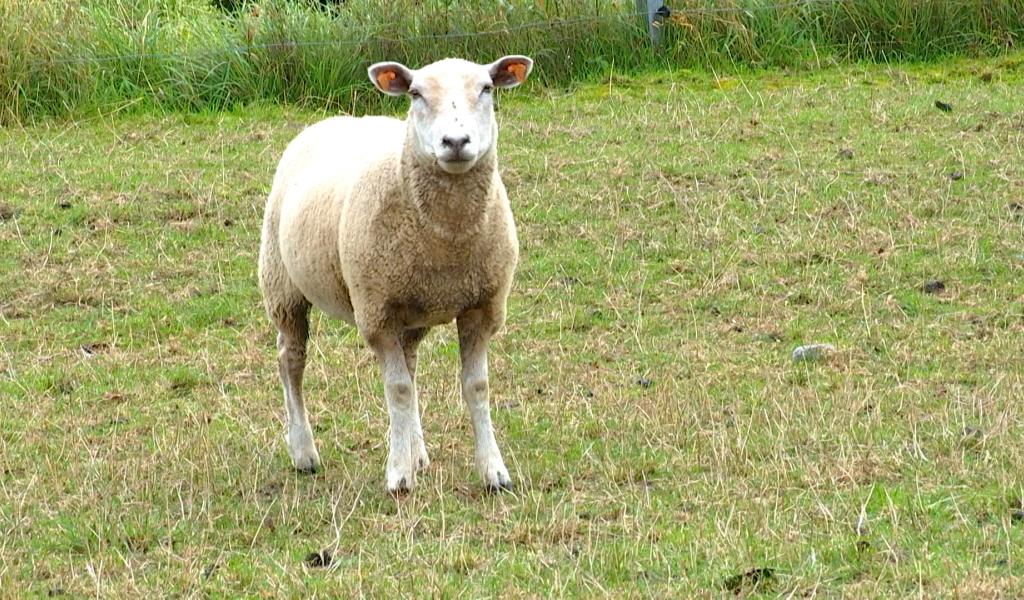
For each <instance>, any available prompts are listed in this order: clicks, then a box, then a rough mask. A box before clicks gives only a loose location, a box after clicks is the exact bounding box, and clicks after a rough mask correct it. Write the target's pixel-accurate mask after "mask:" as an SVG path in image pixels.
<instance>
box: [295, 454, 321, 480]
mask: <svg viewBox="0 0 1024 600" xmlns="http://www.w3.org/2000/svg"><path fill="white" fill-rule="evenodd" d="M292 465H293V466H294V467H295V470H296V471H298V472H299V473H302V474H303V475H312V474H314V473H316V472H318V471H319V470H320V455H318V454H317V453H316V449H313V450H312V451H308V450H307V451H303V452H298V453H296V454H293V455H292Z"/></svg>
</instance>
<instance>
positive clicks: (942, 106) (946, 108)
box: [935, 100, 953, 112]
mask: <svg viewBox="0 0 1024 600" xmlns="http://www.w3.org/2000/svg"><path fill="white" fill-rule="evenodd" d="M935 108H937V109H939V110H941V111H942V112H950V111H952V110H953V105H952V104H949V103H948V102H943V101H942V100H936V101H935Z"/></svg>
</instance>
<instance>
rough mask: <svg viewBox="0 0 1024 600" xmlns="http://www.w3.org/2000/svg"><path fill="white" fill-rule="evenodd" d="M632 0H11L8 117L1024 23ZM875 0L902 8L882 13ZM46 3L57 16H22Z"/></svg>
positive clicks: (704, 61)
mask: <svg viewBox="0 0 1024 600" xmlns="http://www.w3.org/2000/svg"><path fill="white" fill-rule="evenodd" d="M196 1H198V0H196ZM621 2H622V0H619V2H616V3H613V2H610V1H597V2H595V3H591V2H587V3H583V2H580V3H578V4H579V5H580V6H578V7H573V8H572V10H577V11H579V10H582V9H583V8H585V7H584V6H583V5H586V8H587V9H588V10H593V11H595V12H592V13H589V14H579V12H577V13H566V12H565V11H566V10H569V9H566V8H565V6H560V7H558V8H556V9H555V10H557V11H559V12H560V13H561V15H560V16H555V17H549V18H536V19H534V17H537V16H540V15H541V14H544V13H540V12H534V11H541V10H542V9H540V8H538V7H539V3H533V2H529V1H528V0H519V4H518V6H522V7H526V8H524V9H522V10H516V11H511V10H509V11H507V12H502V13H500V14H497V13H490V12H486V11H484V10H482V9H478V12H476V13H474V12H464V13H446V12H437V11H434V12H433V13H431V12H429V11H426V12H424V13H423V15H420V14H417V13H410V12H409V11H403V10H401V7H402V6H406V4H405V3H397V2H396V3H394V4H389V3H381V4H379V5H378V4H374V7H375V8H374V11H377V12H369V11H367V12H356V11H355V10H353V9H351V8H350V7H351V6H352V4H348V3H346V4H342V5H341V6H339V7H337V8H335V9H331V10H328V11H321V10H320V9H318V8H314V7H304V6H303V5H301V4H300V3H298V2H293V3H289V2H282V3H280V4H276V5H275V4H271V5H270V6H274V7H275V8H273V9H272V10H271V9H264V10H262V11H261V13H262V14H257V13H255V12H252V11H250V10H242V11H237V12H217V11H213V12H205V13H202V14H199V15H198V16H196V17H193V16H192V14H191V13H185V12H173V11H172V10H170V9H168V12H166V13H159V12H158V13H152V14H155V18H152V20H151V13H148V12H147V13H144V14H143V13H140V14H139V15H131V16H128V15H117V16H111V15H109V14H107V13H103V12H102V10H96V11H95V12H93V9H90V8H82V9H81V10H80V11H74V12H72V11H68V13H66V14H65V13H61V12H60V11H59V10H56V11H52V12H43V11H45V10H49V8H50V7H51V6H53V5H47V4H32V3H25V4H18V5H15V4H4V3H3V0H0V35H2V34H4V33H6V34H8V35H7V37H8V39H7V40H6V42H5V47H3V48H0V125H2V124H3V123H5V122H21V121H23V120H24V119H26V118H29V116H31V115H35V114H42V115H50V114H65V113H73V112H76V111H80V110H85V109H88V108H89V107H104V106H109V105H112V104H117V103H129V104H133V105H134V104H137V103H141V104H146V105H153V106H158V107H164V108H169V109H185V110H199V109H218V108H223V107H230V106H235V105H238V104H244V103H246V102H252V101H259V100H273V101H283V102H296V103H308V104H314V105H330V106H340V107H343V108H345V109H346V110H352V111H355V110H356V109H357V108H367V107H375V106H376V105H374V104H373V103H374V102H380V100H378V99H377V98H376V95H372V94H371V95H366V94H362V95H361V90H364V89H365V88H366V85H367V81H366V77H365V67H366V65H367V64H369V63H371V62H374V61H376V60H382V59H385V58H387V59H391V60H402V61H403V62H406V63H408V64H427V63H429V62H431V61H433V60H436V59H438V58H442V57H443V56H452V55H457V56H463V57H465V58H470V59H479V58H486V57H488V56H493V55H494V54H495V53H509V52H513V53H523V54H530V55H531V56H532V57H533V58H534V59H535V61H536V62H537V65H538V67H539V68H538V70H537V73H538V74H537V76H535V79H536V80H538V81H539V82H540V83H541V84H554V85H556V86H557V85H563V84H564V83H566V82H572V81H576V80H581V79H586V78H593V77H597V76H599V75H603V74H605V73H608V72H610V71H624V72H628V71H640V70H643V69H659V68H678V67H695V68H702V67H708V66H712V67H716V68H717V67H719V66H722V67H726V68H728V66H729V65H748V66H760V67H764V66H767V67H784V68H789V67H800V66H803V65H807V66H815V65H817V66H821V65H824V64H829V63H833V62H842V61H846V60H860V59H866V60H883V61H889V60H904V59H914V60H917V59H928V58H933V57H935V56H939V55H943V54H949V53H956V54H972V53H973V54H992V53H996V52H1000V51H1003V50H1005V48H1008V47H1013V46H1014V45H1015V44H1016V42H1017V41H1018V40H1021V39H1024V0H991V1H990V2H986V3H984V4H980V3H978V2H977V0H874V3H873V4H872V3H869V2H868V1H867V0H669V1H668V2H667V3H663V2H664V0H662V1H656V0H634V2H636V4H635V6H636V10H628V9H625V8H623V7H622V4H621ZM55 4H56V3H55ZM186 4H187V3H186ZM186 4H183V6H184V5H186ZM630 4H632V3H630ZM869 4H870V5H871V6H874V7H877V6H886V7H889V8H890V9H898V10H895V11H892V10H891V11H890V12H889V13H887V14H884V15H879V14H877V13H872V12H871V10H872V9H871V8H870V7H869V6H868V5H869ZM79 6H80V7H86V6H87V5H85V4H82V5H79ZM89 6H91V5H89ZM96 6H102V3H97V4H96ZM256 6H259V5H256ZM22 7H24V8H22ZM32 7H36V9H37V10H39V11H40V14H42V16H41V17H37V18H36V20H35V21H33V20H32V19H29V18H25V19H24V20H23V21H21V22H19V21H18V17H19V11H22V10H24V11H27V10H29V9H31V8H32ZM38 7H45V8H38ZM865 7H868V8H865ZM630 8H632V6H631V7H630ZM1017 8H1020V9H1021V10H1016V9H1017ZM174 10H179V9H174ZM410 10H411V9H410ZM288 11H292V12H288ZM389 11H390V12H389ZM602 11H603V14H601V12H602ZM901 11H902V12H901ZM25 14H29V13H27V12H26V13H25ZM67 14H70V15H72V16H73V19H72V18H70V17H68V16H66V15H67ZM556 14H557V13H556ZM421 16H422V18H421ZM918 17H921V18H918ZM132 19H134V20H132ZM516 21H519V22H516ZM140 23H142V24H144V26H140ZM482 23H486V24H482ZM40 24H42V25H40ZM76 26H77V27H80V31H74V30H73V28H74V27H76ZM147 27H149V29H147ZM65 28H67V30H68V31H67V32H68V33H69V34H70V35H64V32H65ZM394 31H401V32H407V33H408V34H407V35H398V34H396V35H388V32H394ZM382 34H383V35H382ZM659 39H660V43H659ZM318 48H322V49H324V50H323V51H317V50H316V49H318ZM336 49H341V50H340V51H338V50H336ZM147 50H148V51H147ZM499 55H500V54H499ZM364 105H365V106H364Z"/></svg>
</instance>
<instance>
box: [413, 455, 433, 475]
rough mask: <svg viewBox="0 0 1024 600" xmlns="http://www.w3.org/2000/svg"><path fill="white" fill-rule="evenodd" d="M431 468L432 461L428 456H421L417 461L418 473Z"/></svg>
mask: <svg viewBox="0 0 1024 600" xmlns="http://www.w3.org/2000/svg"><path fill="white" fill-rule="evenodd" d="M429 466H430V459H429V458H427V455H426V454H424V455H423V456H421V457H419V458H418V459H416V470H417V471H422V470H423V469H426V468H427V467H429Z"/></svg>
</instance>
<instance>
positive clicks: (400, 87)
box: [366, 62, 413, 96]
mask: <svg viewBox="0 0 1024 600" xmlns="http://www.w3.org/2000/svg"><path fill="white" fill-rule="evenodd" d="M366 72H367V74H369V76H370V81H372V82H373V85H374V86H376V87H377V89H378V90H380V91H382V92H384V93H385V94H387V95H389V96H401V95H402V94H404V93H406V92H408V91H409V86H410V85H412V77H413V73H412V70H410V69H409V68H408V67H406V66H405V65H403V64H401V63H396V62H379V63H377V64H374V65H371V66H370V68H369V69H367V71H366Z"/></svg>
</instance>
